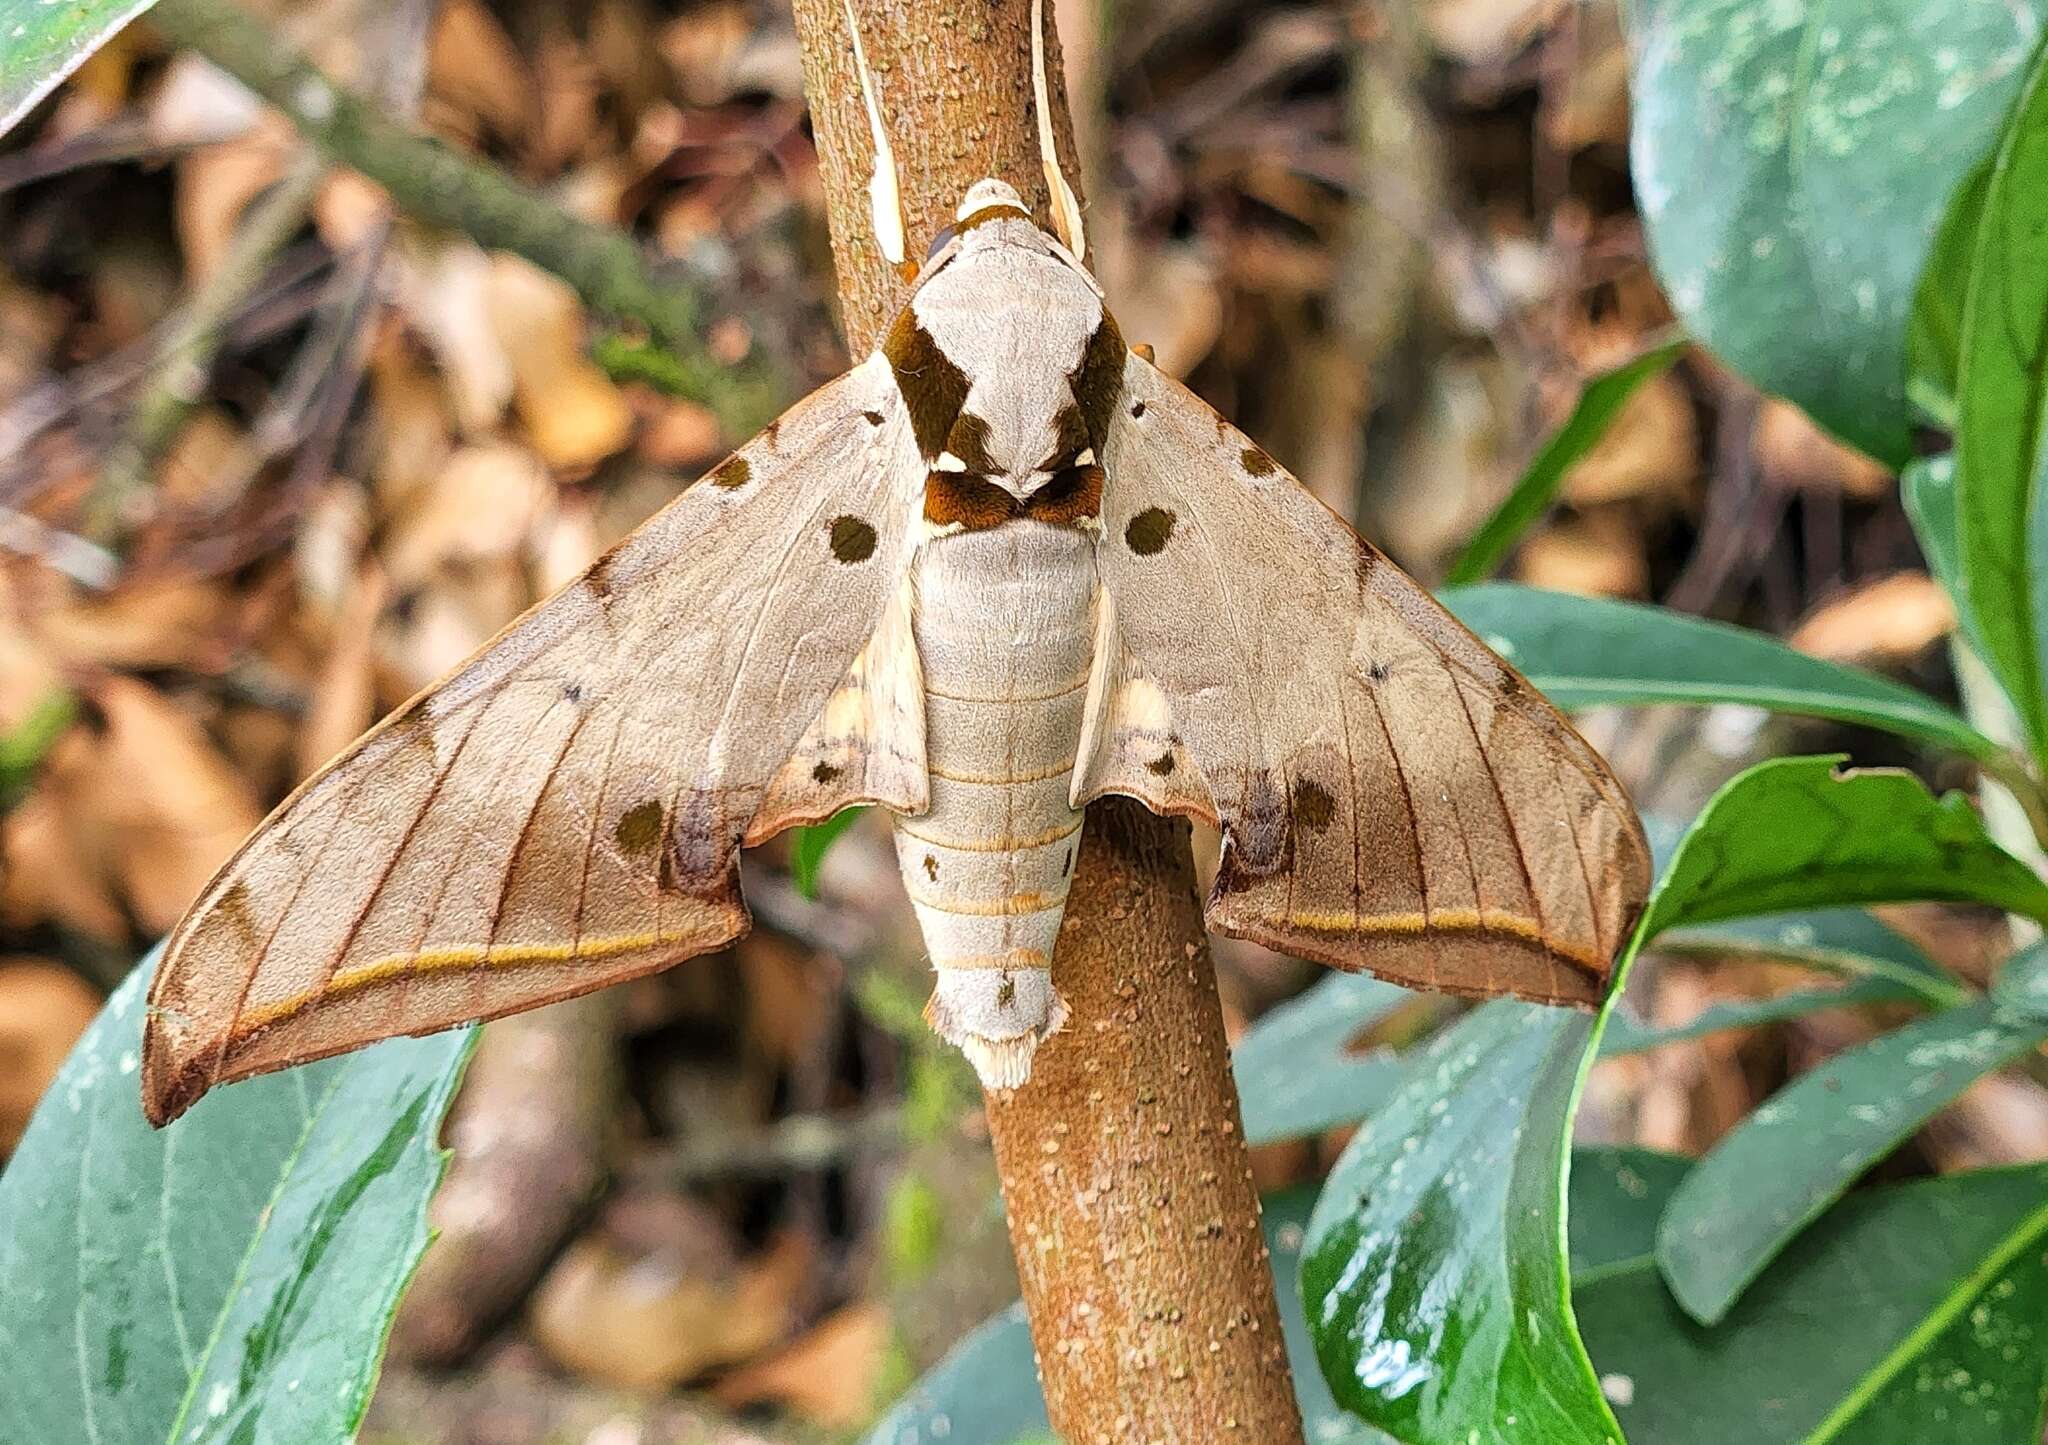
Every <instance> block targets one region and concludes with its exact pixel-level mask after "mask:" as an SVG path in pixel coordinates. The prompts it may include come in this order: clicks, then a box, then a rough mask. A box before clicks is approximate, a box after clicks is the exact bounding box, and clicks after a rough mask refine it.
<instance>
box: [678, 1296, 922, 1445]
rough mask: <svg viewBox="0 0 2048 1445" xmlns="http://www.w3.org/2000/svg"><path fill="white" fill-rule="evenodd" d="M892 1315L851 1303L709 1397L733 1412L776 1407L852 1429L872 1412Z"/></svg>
mask: <svg viewBox="0 0 2048 1445" xmlns="http://www.w3.org/2000/svg"><path fill="white" fill-rule="evenodd" d="M889 1341H890V1324H889V1315H888V1312H887V1311H886V1310H884V1309H883V1308H882V1307H881V1306H880V1305H876V1304H857V1305H848V1306H847V1307H846V1308H844V1309H841V1310H839V1311H837V1312H835V1313H833V1314H830V1315H828V1316H826V1317H825V1318H824V1319H822V1320H820V1321H819V1322H818V1323H817V1324H816V1325H814V1326H812V1327H811V1328H810V1329H809V1330H808V1331H806V1332H805V1333H804V1334H803V1335H801V1336H799V1337H798V1338H797V1339H796V1340H794V1341H792V1342H791V1343H790V1345H789V1347H788V1348H787V1349H785V1350H783V1351H781V1352H780V1353H778V1354H776V1355H773V1356H771V1357H770V1358H768V1359H765V1360H762V1361H760V1362H759V1363H758V1364H754V1365H749V1366H748V1367H747V1368H745V1369H743V1370H738V1371H735V1372H734V1373H733V1374H731V1375H728V1376H727V1377H726V1378H724V1379H723V1380H720V1381H719V1382H718V1383H717V1384H716V1385H714V1386H713V1387H712V1389H711V1394H712V1397H713V1398H714V1399H716V1400H717V1401H718V1402H719V1403H720V1404H722V1405H724V1406H726V1407H727V1408H729V1409H735V1410H737V1409H743V1408H745V1407H746V1406H749V1405H762V1404H778V1405H783V1406H786V1407H787V1408H789V1409H792V1410H794V1411H796V1412H797V1413H798V1414H800V1415H803V1416H804V1417H805V1418H807V1419H809V1420H810V1421H812V1422H813V1423H815V1424H817V1425H820V1426H823V1427H824V1428H825V1429H828V1430H852V1429H856V1428H858V1427H859V1426H860V1425H862V1424H864V1423H865V1422H866V1421H867V1420H868V1418H869V1417H870V1416H871V1415H873V1414H874V1408H875V1404H876V1398H875V1397H876V1392H877V1389H878V1388H879V1386H880V1384H881V1377H882V1366H883V1364H884V1362H885V1361H886V1360H887V1358H888V1352H889Z"/></svg>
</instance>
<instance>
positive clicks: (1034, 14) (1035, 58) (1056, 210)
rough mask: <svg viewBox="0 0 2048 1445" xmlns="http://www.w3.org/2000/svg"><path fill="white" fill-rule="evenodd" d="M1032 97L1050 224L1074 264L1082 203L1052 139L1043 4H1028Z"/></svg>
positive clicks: (1040, 0) (1038, 0)
mask: <svg viewBox="0 0 2048 1445" xmlns="http://www.w3.org/2000/svg"><path fill="white" fill-rule="evenodd" d="M1031 96H1032V101H1033V105H1032V109H1034V110H1035V111H1037V112H1038V160H1039V164H1041V165H1043V166H1044V167H1045V188H1046V190H1047V191H1049V192H1051V194H1052V223H1053V227H1054V229H1055V230H1057V231H1058V232H1059V233H1060V240H1061V241H1062V242H1063V243H1064V244H1065V245H1066V248H1067V249H1068V250H1069V251H1072V252H1073V253H1074V259H1075V260H1076V261H1080V260H1083V259H1085V258H1086V257H1087V254H1088V242H1087V238H1086V237H1084V236H1083V235H1082V234H1081V203H1080V202H1079V201H1077V200H1075V199H1074V188H1073V187H1072V186H1069V185H1068V184H1067V178H1066V176H1065V175H1064V174H1062V173H1061V171H1060V153H1059V148H1058V147H1057V146H1056V145H1054V143H1053V138H1052V91H1051V90H1050V88H1049V87H1048V86H1047V85H1046V80H1045V0H1031Z"/></svg>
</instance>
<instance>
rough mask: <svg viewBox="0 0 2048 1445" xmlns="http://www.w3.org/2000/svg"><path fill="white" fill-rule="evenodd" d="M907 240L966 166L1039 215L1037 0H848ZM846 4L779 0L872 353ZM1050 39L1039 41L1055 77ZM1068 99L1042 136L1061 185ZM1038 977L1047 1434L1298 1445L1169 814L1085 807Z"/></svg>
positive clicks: (1202, 940) (1009, 1144) (1010, 1189)
mask: <svg viewBox="0 0 2048 1445" xmlns="http://www.w3.org/2000/svg"><path fill="white" fill-rule="evenodd" d="M853 8H854V10H855V11H856V13H857V15H858V23H859V24H860V26H861V32H862V38H863V40H864V41H865V43H866V47H867V52H868V58H869V61H870V63H871V65H872V66H873V67H874V70H875V72H876V74H878V75H880V76H881V77H883V86H884V90H885V94H884V95H883V97H882V100H883V108H884V110H885V112H886V114H887V116H888V118H889V119H888V123H889V129H890V132H891V141H892V143H893V145H894V146H895V148H896V154H897V156H898V159H899V161H900V163H901V166H902V177H903V181H904V190H903V204H904V212H905V221H906V223H907V228H908V233H909V239H910V252H911V254H913V255H921V254H922V253H923V250H924V245H925V243H926V242H927V241H929V240H930V238H931V237H932V235H933V234H934V233H935V232H936V231H937V230H938V229H939V228H940V227H941V226H943V225H945V224H946V223H947V222H948V221H949V220H950V218H951V214H952V211H953V208H954V207H955V206H956V205H957V204H958V203H959V199H960V197H961V195H962V194H964V193H965V191H966V189H967V187H968V186H969V185H971V184H972V183H973V182H974V181H976V180H979V179H980V178H981V177H983V176H985V175H990V176H995V177H998V178H1000V179H1003V180H1006V181H1008V182H1009V183H1010V184H1012V185H1014V186H1015V187H1016V188H1017V190H1018V192H1019V193H1020V194H1021V195H1023V196H1025V197H1026V198H1028V199H1029V200H1030V201H1031V202H1032V204H1033V205H1034V207H1035V208H1036V210H1037V214H1038V215H1039V217H1040V219H1041V221H1043V220H1046V219H1048V214H1047V211H1046V209H1045V200H1046V196H1045V184H1044V179H1043V176H1042V173H1041V171H1040V169H1039V158H1038V151H1037V140H1036V132H1035V127H1034V123H1033V116H1032V113H1031V111H1030V108H1029V107H1030V95H1031V90H1030V86H1029V85H1028V84H1027V83H1025V81H1024V80H1023V79H1021V78H1022V77H1028V76H1029V75H1030V70H1029V66H1030V27H1029V17H1030V14H1031V6H1030V4H1029V0H990V3H987V4H985V5H981V6H977V7H974V21H973V24H971V25H970V24H967V23H964V22H963V21H962V19H961V17H960V15H959V14H958V12H957V9H956V7H954V6H949V5H931V4H926V3H920V0H859V3H857V4H855V5H854V7H853ZM844 16H845V10H844V9H843V7H842V4H841V0H797V3H796V18H797V35H798V39H799V42H800V44H801V46H802V51H803V61H804V90H805V93H806V94H807V95H808V96H809V97H810V100H811V113H812V120H813V124H814V126H815V129H816V131H817V136H818V148H819V159H820V162H821V166H822V169H823V174H824V181H825V193H826V201H827V214H828V219H829V220H830V223H831V230H832V249H833V256H834V259H835V260H836V262H837V263H838V269H839V275H838V279H839V288H840V296H841V301H842V312H843V314H844V316H845V318H846V328H847V340H848V342H849V343H850V344H851V346H852V347H853V348H854V350H855V351H856V352H861V351H865V350H866V349H867V348H869V347H871V346H872V345H874V343H875V341H876V339H877V337H878V336H879V334H880V331H881V328H882V327H883V325H884V324H885V323H886V322H887V321H888V320H889V318H890V317H891V316H893V314H894V313H895V312H896V310H897V309H898V308H899V307H900V306H901V305H902V304H903V302H904V299H905V296H906V292H907V283H906V282H905V281H904V280H903V278H902V277H901V276H899V275H898V274H897V273H896V272H895V270H894V269H893V268H891V267H890V266H889V265H888V264H887V263H886V262H885V260H884V259H883V257H882V255H881V252H880V250H879V248H878V247H877V246H876V245H875V243H874V238H873V235H872V228H871V226H870V223H869V221H868V204H867V179H868V167H869V164H870V161H869V157H870V145H871V142H870V141H869V139H868V131H867V118H866V115H865V113H864V112H863V110H862V107H861V101H860V98H859V89H858V87H857V85H856V84H855V82H854V78H853V74H852V47H851V44H850V42H849V39H848V37H847V34H846V21H845V18H844ZM1056 56H1057V52H1056V51H1055V52H1053V55H1052V56H1051V57H1049V59H1050V60H1052V61H1053V65H1052V70H1053V73H1054V74H1057V73H1058V68H1057V63H1056ZM1065 99H1066V98H1065V95H1064V93H1063V92H1061V91H1060V90H1058V89H1057V88H1055V92H1054V104H1053V110H1054V116H1053V120H1054V127H1055V131H1056V133H1057V135H1058V138H1059V143H1060V151H1061V155H1062V157H1063V164H1064V168H1065V170H1066V174H1067V176H1068V177H1069V178H1070V179H1072V178H1075V177H1077V176H1078V174H1079V170H1078V167H1076V166H1075V165H1074V162H1073V137H1072V132H1071V126H1070V123H1069V118H1068V116H1067V113H1066V103H1065ZM1082 838H1083V842H1082V847H1081V856H1080V860H1079V862H1078V864H1077V865H1076V867H1075V871H1074V881H1073V890H1072V893H1071V894H1070V896H1069V898H1068V902H1067V915H1066V925H1065V927H1064V928H1063V929H1062V931H1061V933H1060V939H1059V946H1058V948H1057V950H1056V951H1055V954H1054V957H1053V975H1054V978H1055V980H1056V982H1057V983H1058V985H1059V987H1060V989H1061V991H1062V992H1063V993H1064V994H1065V995H1066V998H1067V1000H1068V1003H1069V1005H1070V1006H1071V1008H1072V1010H1073V1017H1072V1019H1071V1021H1070V1022H1069V1023H1068V1024H1067V1026H1066V1028H1065V1030H1064V1031H1063V1032H1061V1033H1060V1034H1058V1035H1056V1036H1054V1037H1053V1038H1051V1039H1049V1040H1047V1041H1046V1044H1045V1046H1044V1047H1043V1048H1042V1049H1040V1050H1039V1053H1038V1057H1037V1061H1036V1065H1035V1067H1034V1070H1033V1073H1032V1077H1031V1080H1030V1082H1029V1083H1028V1084H1026V1085H1025V1086H1024V1087H1023V1088H1021V1089H1018V1090H1015V1091H1014V1092H1012V1093H1011V1094H1009V1095H1008V1096H1007V1097H1003V1098H992V1099H991V1100H990V1102H989V1131H990V1134H991V1137H992V1139H993V1141H994V1144H995V1152H996V1164H997V1168H998V1171H999V1173H1000V1175H1001V1179H1002V1188H1003V1198H1004V1201H1005V1204H1006V1206H1007V1210H1008V1216H1009V1224H1010V1238H1011V1243H1012V1246H1013V1248H1014V1250H1015V1253H1016V1256H1017V1264H1018V1271H1019V1275H1020V1277H1021V1279H1022V1283H1023V1288H1024V1303H1025V1307H1026V1310H1027V1312H1028V1314H1029V1316H1030V1320H1031V1333H1032V1338H1033V1340H1034V1341H1035V1342H1036V1344H1037V1346H1038V1358H1039V1372H1040V1376H1041V1379H1042V1380H1043V1383H1044V1386H1045V1396H1046V1407H1047V1411H1048V1413H1049V1415H1050V1417H1051V1421H1052V1425H1053V1428H1054V1429H1055V1430H1056V1431H1058V1432H1059V1434H1060V1436H1061V1437H1062V1438H1063V1439H1068V1440H1073V1441H1077V1442H1080V1441H1087V1442H1091V1445H1092V1442H1095V1441H1098V1440H1101V1441H1112V1440H1115V1441H1121V1440H1243V1441H1247V1442H1249V1441H1257V1442H1260V1445H1299V1442H1300V1441H1301V1439H1302V1433H1301V1415H1300V1411H1299V1409H1298V1407H1297V1406H1296V1404H1295V1401H1294V1393H1293V1383H1292V1380H1291V1378H1290V1375H1289V1372H1288V1368H1287V1358H1286V1352H1285V1349H1284V1346H1283V1344H1282V1341H1281V1337H1280V1317H1279V1310H1278V1308H1277V1306H1276V1304H1275V1301H1274V1293H1273V1277H1272V1272H1271V1266H1270V1262H1269V1260H1268V1257H1267V1252H1266V1249H1265V1244H1264V1241H1263V1239H1262V1237H1261V1234H1260V1230H1259V1220H1258V1215H1259V1203H1258V1195H1257V1193H1256V1191H1255V1188H1254V1186H1253V1183H1252V1177H1251V1165H1250V1160H1249V1157H1248V1155H1247V1153H1246V1151H1245V1146H1244V1130H1243V1127H1242V1124H1241V1122H1240V1117H1239V1111H1238V1104H1237V1093H1236V1088H1235V1085H1234V1084H1233V1082H1232V1080H1231V1076H1230V1060H1229V1051H1228V1048H1227V1046H1226V1043H1225V1040H1224V1035H1223V1018H1222V1008H1221V1005H1220V1004H1219V1003H1218V1001H1217V996H1216V981H1215V976H1214V973H1213V971H1212V970H1211V968H1210V964H1209V952H1208V945H1207V940H1206V937H1205V935H1204V933H1203V931H1202V919H1201V911H1200V908H1199V907H1198V905H1197V903H1196V899H1195V893H1194V866H1193V862H1192V859H1191V857H1190V854H1189V848H1188V827H1187V824H1186V823H1184V822H1171V823H1169V822H1166V821H1164V820H1162V819H1159V818H1155V817H1153V816H1152V815H1151V814H1150V813H1148V812H1146V811H1145V810H1144V809H1143V808H1142V807H1141V806H1140V805H1138V804H1136V803H1132V802H1129V801H1127V800H1124V799H1105V800H1103V801H1102V802H1100V803H1096V804H1093V805H1091V806H1090V807H1089V809H1088V817H1087V825H1086V827H1085V829H1084V830H1083V834H1082Z"/></svg>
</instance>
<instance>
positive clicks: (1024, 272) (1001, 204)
mask: <svg viewBox="0 0 2048 1445" xmlns="http://www.w3.org/2000/svg"><path fill="white" fill-rule="evenodd" d="M984 187H989V188H991V189H990V191H988V192H984V194H992V195H994V196H995V199H994V200H993V201H992V203H991V206H984V207H982V208H981V209H980V210H979V212H978V213H977V214H978V216H979V219H978V220H977V219H976V215H975V214H970V216H969V218H968V221H967V222H963V230H962V231H961V233H960V235H959V236H957V237H956V238H955V239H954V240H953V241H952V242H951V243H950V244H949V245H948V246H947V247H946V248H945V249H944V250H942V251H941V252H940V253H939V255H938V256H937V257H936V258H935V260H934V269H933V270H931V271H929V272H927V274H926V276H925V278H924V281H923V283H922V284H921V285H920V286H919V287H918V289H917V292H916V294H915V295H914V296H913V297H912V298H911V303H910V306H911V314H912V315H913V316H914V317H915V318H916V320H917V322H918V324H919V325H920V326H921V327H923V329H924V331H925V333H926V334H927V335H929V336H930V338H931V340H932V342H933V343H934V345H935V346H936V348H937V349H938V351H939V352H940V353H941V354H942V355H943V356H944V357H945V359H946V360H947V361H948V362H950V363H951V364H952V365H953V366H955V367H957V368H958V369H959V370H960V372H961V373H962V374H963V375H964V376H965V378H966V380H967V383H968V390H967V399H966V402H965V404H964V405H963V406H962V407H961V412H962V414H963V415H965V416H968V417H975V418H979V419H980V420H981V421H982V422H984V423H985V424H986V426H987V431H986V456H984V457H960V456H956V455H953V454H951V453H947V454H944V455H942V456H940V457H939V458H938V459H937V461H936V465H937V467H938V468H939V469H940V470H952V471H963V472H972V473H974V474H975V475H977V476H980V477H982V478H983V479H984V480H986V481H989V482H993V483H994V484H995V485H997V486H999V487H1002V488H1003V489H1004V490H1005V491H1007V492H1009V493H1010V494H1011V495H1012V496H1016V497H1027V496H1029V495H1030V494H1031V493H1032V492H1033V491H1035V490H1037V489H1038V488H1039V487H1040V486H1043V485H1044V484H1045V482H1046V481H1047V480H1048V478H1049V477H1050V476H1051V475H1052V473H1053V472H1054V471H1056V470H1057V469H1058V466H1059V465H1061V464H1067V465H1070V464H1071V463H1072V461H1073V457H1072V455H1071V454H1069V455H1065V456H1062V454H1061V452H1062V448H1061V441H1062V432H1061V425H1062V417H1063V414H1064V413H1067V412H1069V411H1070V410H1071V409H1072V407H1073V405H1074V396H1073V391H1072V389H1071V386H1070V384H1069V380H1068V378H1069V375H1070V374H1071V373H1072V372H1073V371H1074V369H1075V368H1076V366H1078V365H1079V364H1080V361H1081V357H1082V353H1083V352H1084V351H1085V350H1086V349H1087V346H1088V343H1089V340H1090V339H1091V338H1092V337H1093V336H1094V335H1095V332H1096V329H1097V328H1098V327H1099V326H1101V324H1102V316H1103V309H1102V296H1101V293H1100V292H1099V291H1098V290H1097V289H1096V287H1095V283H1094V280H1093V278H1091V277H1090V276H1089V275H1088V273H1087V272H1086V271H1084V270H1082V269H1081V267H1080V265H1079V263H1077V262H1076V261H1074V259H1073V258H1072V257H1071V256H1069V255H1067V254H1066V252H1065V251H1064V248H1062V247H1061V246H1060V245H1059V243H1058V242H1057V241H1055V240H1054V239H1053V238H1052V237H1051V236H1049V235H1047V234H1046V233H1045V232H1043V231H1041V230H1039V229H1038V227H1037V226H1036V225H1035V224H1033V222H1032V221H1031V219H1030V217H1029V216H1028V215H1027V214H1025V212H1024V211H1023V210H1022V208H1021V205H1019V204H1017V203H1016V202H1015V201H1014V197H1015V195H1016V193H1015V192H1014V191H1011V190H1010V189H1009V187H1007V186H1002V185H1001V183H1000V182H994V183H991V182H983V183H982V186H979V187H977V188H976V190H977V191H982V190H983V188H984ZM1002 193H1007V195H1008V197H1009V198H1010V199H1007V200H1006V199H1003V198H1002ZM970 198H971V199H972V198H973V193H970ZM969 222H971V223H972V224H969ZM991 463H992V464H993V465H990V464H991Z"/></svg>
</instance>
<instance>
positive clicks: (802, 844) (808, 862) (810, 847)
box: [789, 808, 867, 898]
mask: <svg viewBox="0 0 2048 1445" xmlns="http://www.w3.org/2000/svg"><path fill="white" fill-rule="evenodd" d="M866 811H867V809H866V808H841V809H840V810H839V811H838V812H836V813H834V814H833V815H832V816H831V817H829V818H827V819H826V820H825V821H824V822H822V823H818V824H815V825H806V826H803V827H798V828H792V829H791V830H790V834H789V875H790V881H791V882H793V883H795V884H796V891H797V892H799V893H801V894H803V896H804V897H806V898H816V897H817V896H818V868H819V866H820V865H821V864H823V863H824V861H825V850H826V849H828V848H830V847H831V846H832V845H833V843H834V842H836V841H837V840H838V838H839V835H840V834H841V833H844V832H845V831H846V830H847V829H848V828H850V827H852V826H853V820H854V819H856V818H858V817H859V816H860V815H861V814H862V813H865V812H866Z"/></svg>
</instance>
